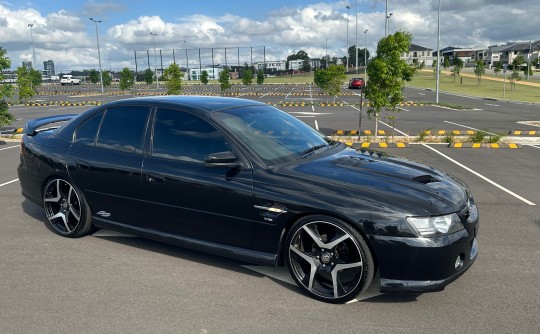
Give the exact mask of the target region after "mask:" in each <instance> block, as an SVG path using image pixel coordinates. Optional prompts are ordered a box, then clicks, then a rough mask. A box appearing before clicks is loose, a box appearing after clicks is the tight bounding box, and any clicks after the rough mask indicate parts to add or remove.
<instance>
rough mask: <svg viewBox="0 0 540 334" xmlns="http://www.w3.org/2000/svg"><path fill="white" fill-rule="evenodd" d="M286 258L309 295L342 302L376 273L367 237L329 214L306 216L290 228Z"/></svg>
mask: <svg viewBox="0 0 540 334" xmlns="http://www.w3.org/2000/svg"><path fill="white" fill-rule="evenodd" d="M286 247H287V249H286V251H285V261H286V263H287V266H288V267H289V271H290V273H291V275H292V277H293V278H294V280H295V281H296V283H297V284H298V285H299V286H300V287H301V288H302V289H304V290H305V291H306V292H307V293H308V294H309V295H311V296H313V297H315V298H317V299H319V300H323V301H326V302H331V303H343V302H347V301H350V300H351V299H353V298H354V297H355V296H356V295H358V294H359V293H361V292H363V291H365V290H366V289H367V288H368V287H369V285H370V284H371V281H372V279H373V275H374V265H373V258H372V255H371V252H370V250H369V247H368V246H367V244H366V242H365V240H364V238H363V237H362V236H361V235H360V233H358V231H356V230H355V229H354V228H352V227H351V226H350V225H348V224H346V223H344V222H343V221H341V220H338V219H335V218H332V217H327V216H307V217H304V218H302V219H300V220H298V221H297V222H296V223H295V224H294V225H293V226H292V228H291V230H290V232H289V234H288V236H287V241H286Z"/></svg>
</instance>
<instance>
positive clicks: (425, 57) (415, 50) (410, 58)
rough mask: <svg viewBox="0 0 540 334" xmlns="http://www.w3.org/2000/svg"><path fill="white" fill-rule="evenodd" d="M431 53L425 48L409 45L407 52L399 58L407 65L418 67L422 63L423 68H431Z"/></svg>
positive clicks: (430, 50)
mask: <svg viewBox="0 0 540 334" xmlns="http://www.w3.org/2000/svg"><path fill="white" fill-rule="evenodd" d="M432 52H433V50H432V49H430V48H427V47H425V46H420V45H416V44H411V46H410V47H409V52H405V53H403V54H402V55H401V58H402V59H404V60H405V61H406V62H407V64H411V65H412V64H415V65H417V64H418V65H420V64H422V63H424V65H425V66H431V64H432V62H433V55H432Z"/></svg>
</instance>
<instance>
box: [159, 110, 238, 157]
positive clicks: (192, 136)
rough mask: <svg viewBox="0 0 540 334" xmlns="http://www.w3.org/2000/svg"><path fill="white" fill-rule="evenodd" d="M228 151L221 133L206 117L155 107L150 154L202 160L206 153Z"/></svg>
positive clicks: (225, 140)
mask: <svg viewBox="0 0 540 334" xmlns="http://www.w3.org/2000/svg"><path fill="white" fill-rule="evenodd" d="M230 150H231V145H230V144H229V142H228V141H227V139H226V138H225V137H224V136H223V134H221V132H219V131H218V130H217V129H216V128H215V127H213V126H212V125H210V124H209V123H208V122H206V121H205V120H203V119H201V118H199V117H197V116H195V115H192V114H189V113H187V112H183V111H179V110H173V109H166V108H159V109H158V110H157V113H156V119H155V125H154V134H153V146H152V156H154V157H160V158H168V159H176V160H183V161H190V162H203V161H204V158H205V157H206V156H207V155H208V154H211V153H217V152H226V151H230Z"/></svg>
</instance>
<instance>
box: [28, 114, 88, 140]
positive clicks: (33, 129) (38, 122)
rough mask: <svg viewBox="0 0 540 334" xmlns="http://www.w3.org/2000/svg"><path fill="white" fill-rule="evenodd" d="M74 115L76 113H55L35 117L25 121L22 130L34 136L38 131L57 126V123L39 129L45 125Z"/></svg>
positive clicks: (65, 119) (66, 119)
mask: <svg viewBox="0 0 540 334" xmlns="http://www.w3.org/2000/svg"><path fill="white" fill-rule="evenodd" d="M76 116H78V115H77V114H69V115H57V116H47V117H41V118H36V119H33V120H31V121H28V122H26V125H25V126H24V129H23V131H22V132H24V133H26V134H27V135H29V136H35V135H36V134H37V133H38V132H40V131H44V130H51V129H56V128H58V127H59V125H55V126H50V127H46V128H43V129H39V128H41V127H43V126H45V125H48V124H54V123H60V122H67V121H69V120H71V119H73V118H75V117H76Z"/></svg>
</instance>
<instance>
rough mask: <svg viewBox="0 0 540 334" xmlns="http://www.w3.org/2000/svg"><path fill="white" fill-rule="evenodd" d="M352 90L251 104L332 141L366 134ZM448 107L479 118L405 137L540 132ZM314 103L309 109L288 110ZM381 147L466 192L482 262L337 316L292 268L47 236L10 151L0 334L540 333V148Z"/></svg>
mask: <svg viewBox="0 0 540 334" xmlns="http://www.w3.org/2000/svg"><path fill="white" fill-rule="evenodd" d="M190 92H191V91H190ZM193 92H198V93H203V92H204V93H207V92H208V91H206V90H203V91H200V90H195V89H193ZM348 93H349V94H348V95H345V96H342V97H341V100H342V101H344V102H345V105H344V106H341V105H339V106H326V105H325V106H322V105H321V103H325V102H326V97H325V96H321V95H320V94H319V93H318V92H317V91H316V90H315V89H314V88H313V87H310V86H305V85H302V86H293V87H290V86H282V87H281V86H280V87H277V86H276V87H272V86H268V87H265V88H264V89H261V91H259V92H258V93H257V94H254V92H253V91H250V90H245V91H239V92H238V96H239V97H242V98H251V99H256V100H260V101H263V102H266V103H270V104H275V105H276V106H279V107H280V108H281V109H283V110H285V111H287V112H290V113H291V114H293V115H295V116H297V117H299V118H301V119H303V120H304V121H305V122H306V123H308V124H310V125H311V126H313V127H318V128H319V129H320V130H322V131H323V132H327V131H331V130H333V129H342V128H344V129H353V128H355V127H356V124H357V122H358V116H359V112H358V110H357V109H355V108H358V107H359V106H358V105H357V104H356V102H357V101H358V96H357V95H355V94H354V92H348ZM265 94H266V95H265ZM406 94H407V97H408V98H410V100H411V101H427V100H430V99H432V98H433V92H428V91H421V90H414V89H408V90H407V91H406ZM421 94H424V95H421ZM66 98H70V99H72V101H77V100H84V99H87V101H90V100H101V101H103V102H106V101H107V100H110V99H116V98H119V97H118V96H93V97H88V98H87V97H84V98H82V97H80V96H74V97H73V98H71V97H69V96H45V97H43V98H42V99H43V100H45V101H55V99H56V101H61V100H63V99H66ZM444 98H445V99H448V100H451V101H452V102H453V103H461V104H467V105H471V106H472V107H473V108H475V109H474V110H470V111H458V112H456V111H450V110H446V109H441V108H435V107H427V106H414V105H411V106H403V107H402V108H403V109H407V110H402V111H401V112H400V114H399V115H398V120H397V122H396V128H397V129H398V130H399V131H402V132H404V133H408V134H413V133H415V132H416V131H421V130H423V129H427V128H431V129H455V128H456V127H459V128H460V129H466V128H467V127H469V128H477V129H490V130H492V131H494V132H503V131H509V130H516V129H517V128H516V127H520V128H521V129H532V130H535V129H538V128H535V127H531V126H526V125H522V124H520V123H517V122H521V121H540V106H538V105H519V104H514V103H509V102H504V101H495V102H494V101H484V100H481V99H468V98H463V97H456V96H444ZM302 101H304V103H306V102H309V103H308V105H307V106H306V105H304V106H301V105H299V106H296V105H293V106H281V104H283V103H285V102H295V103H300V104H301V103H302ZM311 102H313V104H312V103H311ZM90 107H91V106H82V107H81V106H75V107H73V108H71V107H69V106H66V107H62V106H58V105H54V106H35V107H34V106H18V107H11V109H10V111H11V112H12V113H13V114H14V115H15V116H16V118H18V119H19V120H18V121H17V122H16V124H15V125H14V126H20V125H22V124H24V122H25V121H26V120H28V119H32V118H36V117H41V116H45V115H53V114H58V113H78V112H81V111H83V110H86V109H88V108H90ZM363 121H364V123H363V126H362V128H363V129H370V128H371V129H374V122H375V121H374V120H373V119H367V118H365V119H363ZM450 122H451V123H450ZM351 124H354V125H351ZM456 124H458V125H456ZM379 126H380V127H382V128H385V125H384V124H382V123H380V125H379ZM386 129H389V128H388V127H386ZM382 150H383V151H385V152H388V153H391V154H396V155H400V156H404V157H407V158H410V159H413V160H416V161H420V162H423V163H427V164H429V165H432V166H434V167H436V168H439V169H442V170H444V171H446V172H448V173H450V174H453V175H455V176H457V177H459V178H460V179H462V180H463V181H465V183H466V184H467V185H468V186H469V187H470V189H471V191H472V193H473V194H474V196H475V199H476V202H477V204H478V207H479V210H480V219H481V220H480V233H479V257H478V259H477V260H476V262H475V264H474V265H473V266H472V268H471V269H470V270H469V271H468V272H467V273H465V274H464V275H463V276H462V277H461V278H459V279H458V280H457V281H455V282H454V283H452V284H450V285H449V286H448V287H447V288H446V289H445V290H444V291H442V292H437V293H429V294H395V295H393V294H380V293H377V292H376V286H373V287H372V288H371V289H370V291H368V294H367V295H366V296H363V298H359V299H360V300H359V301H357V302H354V303H350V304H346V305H331V304H325V303H322V302H318V301H316V300H313V299H311V298H308V297H306V296H304V295H303V294H302V293H301V292H300V290H299V289H298V288H297V287H296V286H295V285H294V284H292V283H291V279H290V278H289V276H288V272H287V271H286V270H285V269H283V268H271V267H261V266H253V265H250V264H247V263H242V262H238V261H233V260H229V259H224V258H220V257H216V256H211V255H207V254H201V253H197V252H193V251H189V250H186V249H182V248H179V247H175V246H170V245H165V244H161V243H157V242H154V241H149V240H146V239H142V238H134V237H129V236H126V235H121V234H117V233H113V232H111V231H106V230H101V231H98V232H97V233H96V234H94V235H92V236H89V237H85V238H82V239H77V240H72V239H65V238H61V237H59V236H57V235H55V234H53V233H52V232H50V231H48V230H47V228H46V227H45V225H44V220H45V215H44V213H43V211H42V209H41V208H39V207H37V206H36V205H34V204H32V203H30V202H28V201H26V200H24V198H23V197H22V196H21V195H20V186H19V184H18V182H17V173H16V167H17V164H18V160H19V149H18V143H16V142H7V143H6V144H4V145H0V296H1V298H0V332H1V333H34V332H40V333H41V332H44V333H48V332H54V333H74V332H80V333H103V332H108V333H147V332H152V333H292V332H299V331H303V332H311V333H323V332H331V333H359V332H368V333H455V332H463V333H538V332H540V322H539V321H538V312H539V310H540V284H539V282H540V244H539V242H538V240H539V238H538V236H539V232H540V210H539V209H538V206H539V205H540V192H539V189H540V177H539V173H538V170H539V166H540V145H537V144H534V143H533V144H527V145H523V148H522V149H516V150H511V149H451V148H448V147H446V146H445V145H440V144H414V145H410V146H409V147H408V148H404V149H396V148H394V149H390V148H388V149H382Z"/></svg>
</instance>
